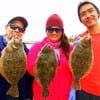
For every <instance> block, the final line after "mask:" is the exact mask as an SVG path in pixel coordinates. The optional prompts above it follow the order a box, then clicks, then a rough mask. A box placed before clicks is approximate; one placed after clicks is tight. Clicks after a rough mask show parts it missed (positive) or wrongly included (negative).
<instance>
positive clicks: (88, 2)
mask: <svg viewBox="0 0 100 100" xmlns="http://www.w3.org/2000/svg"><path fill="white" fill-rule="evenodd" d="M86 4H91V5H93V6H94V8H95V9H96V11H97V13H98V14H99V13H100V11H99V8H98V7H97V6H96V5H95V4H94V3H92V2H90V1H84V2H80V3H79V5H78V17H79V20H80V21H81V19H80V8H81V7H82V6H83V5H86Z"/></svg>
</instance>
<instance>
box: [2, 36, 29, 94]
mask: <svg viewBox="0 0 100 100" xmlns="http://www.w3.org/2000/svg"><path fill="white" fill-rule="evenodd" d="M26 60H27V59H26V53H25V51H24V48H23V43H22V40H20V39H17V38H16V37H13V38H12V39H11V40H10V42H9V43H8V44H7V46H6V47H5V48H4V49H3V51H2V55H1V58H0V74H1V75H2V76H3V77H4V78H5V79H6V80H7V81H8V82H9V83H10V84H11V87H10V88H9V90H8V91H7V95H11V96H19V91H18V82H19V80H20V79H21V78H22V77H23V75H24V74H25V72H26Z"/></svg>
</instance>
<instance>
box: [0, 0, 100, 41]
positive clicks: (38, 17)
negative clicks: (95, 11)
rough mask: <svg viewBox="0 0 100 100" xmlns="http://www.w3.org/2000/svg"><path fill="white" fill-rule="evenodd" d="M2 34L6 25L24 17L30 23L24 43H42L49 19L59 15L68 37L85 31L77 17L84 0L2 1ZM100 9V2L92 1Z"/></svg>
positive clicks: (0, 30) (0, 3)
mask: <svg viewBox="0 0 100 100" xmlns="http://www.w3.org/2000/svg"><path fill="white" fill-rule="evenodd" d="M0 1H1V2H0V34H4V33H5V25H6V24H7V22H8V21H9V20H10V19H11V18H13V17H15V16H23V17H25V18H26V19H27V20H28V22H29V26H28V27H27V30H26V33H25V35H24V37H23V39H24V41H40V40H42V39H43V38H44V37H45V35H46V33H45V23H46V20H47V18H48V17H49V16H50V15H51V14H53V13H57V14H59V15H60V16H61V18H62V19H63V22H64V29H65V33H66V35H67V36H68V37H70V36H72V35H77V34H79V33H81V32H83V31H84V30H85V27H84V26H83V25H82V24H81V23H80V22H79V19H78V16H77V5H78V3H79V2H80V1H84V0H0ZM90 1H92V2H94V3H95V4H96V5H97V6H98V7H99V8H100V0H90Z"/></svg>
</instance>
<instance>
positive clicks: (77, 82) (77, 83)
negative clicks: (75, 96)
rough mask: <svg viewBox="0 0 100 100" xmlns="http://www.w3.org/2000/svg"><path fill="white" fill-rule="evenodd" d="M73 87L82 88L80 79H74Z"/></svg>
mask: <svg viewBox="0 0 100 100" xmlns="http://www.w3.org/2000/svg"><path fill="white" fill-rule="evenodd" d="M72 86H73V88H75V89H76V90H80V89H81V87H80V82H79V81H74V82H73V85H72Z"/></svg>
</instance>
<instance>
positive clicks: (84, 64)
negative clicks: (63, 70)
mask: <svg viewBox="0 0 100 100" xmlns="http://www.w3.org/2000/svg"><path fill="white" fill-rule="evenodd" d="M92 62H93V51H92V46H91V37H90V36H85V37H83V38H82V39H81V40H80V42H79V43H78V44H77V46H76V47H75V48H74V49H73V51H72V53H71V55H70V57H69V63H70V68H71V70H72V73H73V75H74V78H75V80H74V82H73V87H74V88H75V89H77V90H80V89H81V86H80V79H81V78H83V77H85V76H86V75H87V74H88V73H89V72H90V71H91V69H92Z"/></svg>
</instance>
